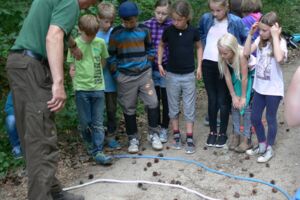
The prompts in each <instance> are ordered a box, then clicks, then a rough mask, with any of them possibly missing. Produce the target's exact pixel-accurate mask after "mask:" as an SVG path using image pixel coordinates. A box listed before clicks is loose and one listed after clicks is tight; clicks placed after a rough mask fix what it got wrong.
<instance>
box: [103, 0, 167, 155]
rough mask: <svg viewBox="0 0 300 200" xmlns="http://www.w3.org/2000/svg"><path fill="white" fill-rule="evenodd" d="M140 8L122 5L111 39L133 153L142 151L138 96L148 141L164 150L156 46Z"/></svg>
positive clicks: (114, 71)
mask: <svg viewBox="0 0 300 200" xmlns="http://www.w3.org/2000/svg"><path fill="white" fill-rule="evenodd" d="M138 15H139V10H138V7H137V5H136V4H135V3H133V2H131V1H126V2H123V3H122V4H121V5H120V7H119V16H120V18H121V21H122V24H121V25H119V26H117V27H115V28H114V30H113V31H112V33H111V35H110V40H109V54H110V55H111V56H110V58H109V61H108V62H109V63H110V64H111V65H110V71H111V73H112V75H113V77H115V79H116V81H117V91H118V100H119V102H120V105H121V107H122V109H123V113H124V118H125V126H126V133H127V135H128V139H129V147H128V152H129V153H137V152H138V151H139V138H138V134H137V123H136V105H137V97H140V98H141V99H142V101H143V103H144V105H145V107H146V110H147V112H148V124H149V134H148V141H149V142H151V144H152V148H153V149H155V150H161V149H162V148H163V145H162V143H161V141H160V139H159V134H160V129H159V127H158V113H157V106H158V102H157V96H156V92H155V88H154V84H153V80H152V70H151V67H152V61H153V60H154V56H155V51H154V49H153V47H152V43H151V36H150V30H149V29H148V28H147V27H146V26H145V25H143V24H139V23H138V21H137V20H138Z"/></svg>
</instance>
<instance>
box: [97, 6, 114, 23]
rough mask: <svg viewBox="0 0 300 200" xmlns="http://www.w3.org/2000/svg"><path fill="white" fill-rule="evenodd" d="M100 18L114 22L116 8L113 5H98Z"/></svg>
mask: <svg viewBox="0 0 300 200" xmlns="http://www.w3.org/2000/svg"><path fill="white" fill-rule="evenodd" d="M98 17H99V18H105V19H112V20H114V19H115V17H116V8H115V6H114V5H113V4H112V3H109V2H101V3H99V5H98Z"/></svg>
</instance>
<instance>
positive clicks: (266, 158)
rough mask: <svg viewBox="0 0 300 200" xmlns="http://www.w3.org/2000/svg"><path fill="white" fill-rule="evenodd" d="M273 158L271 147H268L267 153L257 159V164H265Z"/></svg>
mask: <svg viewBox="0 0 300 200" xmlns="http://www.w3.org/2000/svg"><path fill="white" fill-rule="evenodd" d="M272 157H273V150H272V147H271V146H268V148H267V151H266V152H265V153H264V154H263V155H261V156H259V157H258V158H257V162H259V163H265V162H268V161H269V160H270V159H271V158H272Z"/></svg>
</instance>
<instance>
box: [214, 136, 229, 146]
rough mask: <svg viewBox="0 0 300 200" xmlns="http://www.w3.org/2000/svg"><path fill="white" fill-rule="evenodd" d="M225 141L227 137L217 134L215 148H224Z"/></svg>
mask: <svg viewBox="0 0 300 200" xmlns="http://www.w3.org/2000/svg"><path fill="white" fill-rule="evenodd" d="M226 141H227V135H225V134H219V135H218V137H217V141H216V147H217V148H222V147H224V146H225V144H226Z"/></svg>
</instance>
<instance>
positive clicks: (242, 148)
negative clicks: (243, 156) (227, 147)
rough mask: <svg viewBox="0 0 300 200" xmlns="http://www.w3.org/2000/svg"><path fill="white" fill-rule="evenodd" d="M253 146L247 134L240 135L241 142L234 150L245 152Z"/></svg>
mask: <svg viewBox="0 0 300 200" xmlns="http://www.w3.org/2000/svg"><path fill="white" fill-rule="evenodd" d="M251 147H252V146H251V145H250V143H249V139H248V138H247V137H245V136H241V137H240V144H239V146H237V147H236V148H235V149H234V150H235V152H237V153H245V152H246V150H248V149H250V148H251Z"/></svg>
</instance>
